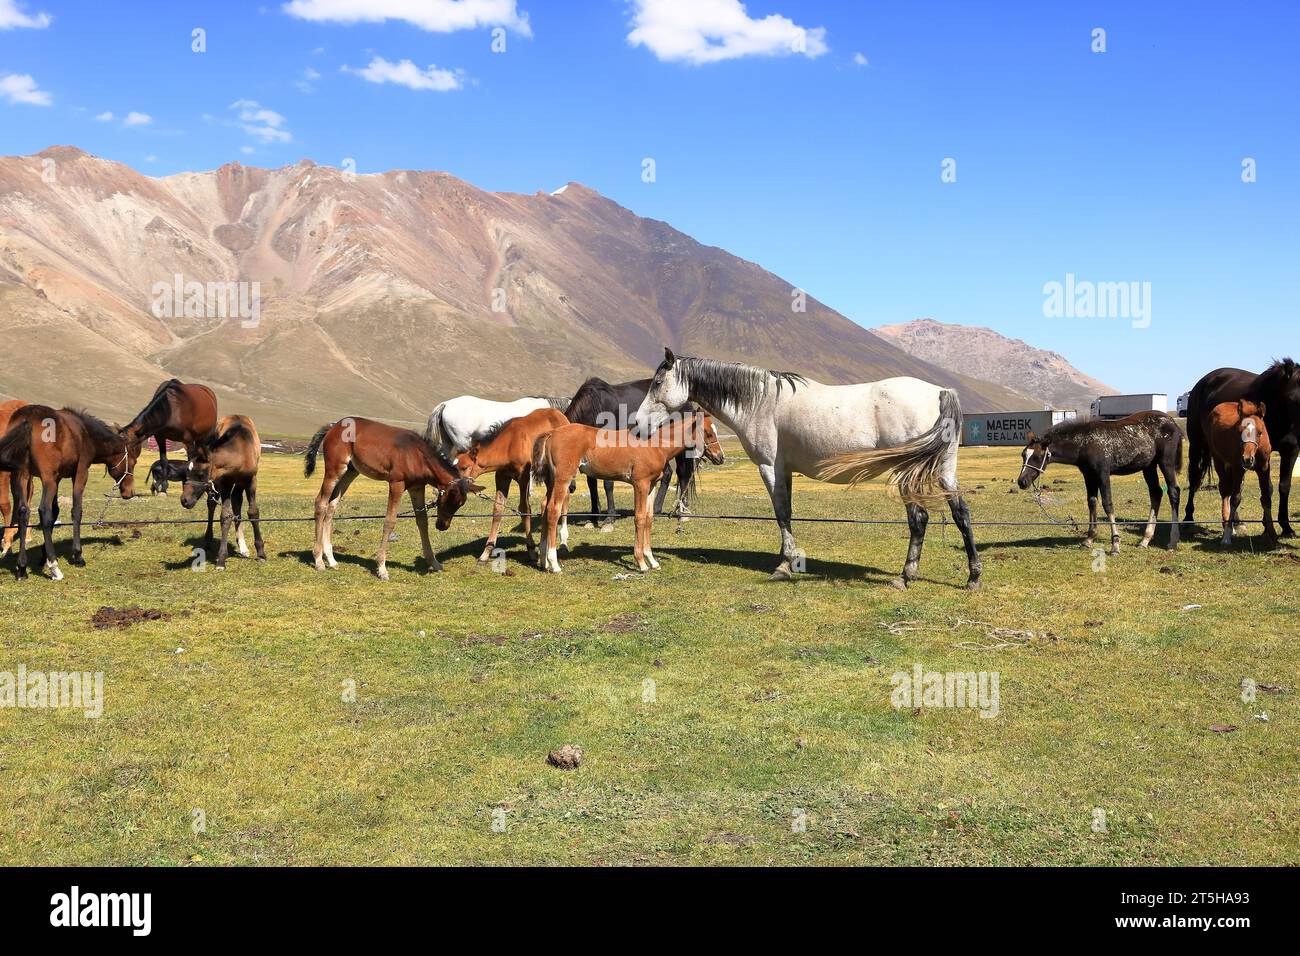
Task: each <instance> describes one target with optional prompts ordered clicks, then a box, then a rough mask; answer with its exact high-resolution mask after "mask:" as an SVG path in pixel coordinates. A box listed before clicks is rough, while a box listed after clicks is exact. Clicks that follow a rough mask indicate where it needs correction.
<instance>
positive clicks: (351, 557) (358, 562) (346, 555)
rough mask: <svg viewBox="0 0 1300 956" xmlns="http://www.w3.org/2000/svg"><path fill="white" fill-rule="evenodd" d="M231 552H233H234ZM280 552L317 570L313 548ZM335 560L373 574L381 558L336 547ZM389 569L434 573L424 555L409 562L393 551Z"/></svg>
mask: <svg viewBox="0 0 1300 956" xmlns="http://www.w3.org/2000/svg"><path fill="white" fill-rule="evenodd" d="M231 553H232V554H233V553H234V552H231ZM278 553H279V556H280V557H282V558H296V559H297V560H298V563H299V564H304V565H306V566H307V567H309V568H312V569H313V570H315V568H316V556H315V555H313V554H312V551H311V548H306V549H304V550H301V551H293V550H286V551H280V552H278ZM433 553H434V557H436V558H437V559H438V560H439V561H444V560H446V558H447V556H448V555H447V554H446V553H440V552H438V551H437V550H436V549H435V550H434V552H433ZM334 560H335V561H337V562H338V563H339V567H343V566H345V565H351V566H354V567H358V568H364V569H365V570H366V571H368V572H369V573H371V574H374V573H375V572H376V571H377V570H378V569H379V560H378V559H377V558H376V556H375V555H374V554H354V553H352V552H351V551H340V550H339V549H338V548H337V547H336V548H335V549H334ZM388 570H389V571H409V572H410V573H412V574H430V573H432V569H431V568H430V567H429V566H428V565H427V564H425V563H424V557H423V556H420V557H418V558H416V559H415V560H414V561H409V562H408V561H397V560H395V559H394V558H393V556H392V554H391V553H390V554H389V556H388Z"/></svg>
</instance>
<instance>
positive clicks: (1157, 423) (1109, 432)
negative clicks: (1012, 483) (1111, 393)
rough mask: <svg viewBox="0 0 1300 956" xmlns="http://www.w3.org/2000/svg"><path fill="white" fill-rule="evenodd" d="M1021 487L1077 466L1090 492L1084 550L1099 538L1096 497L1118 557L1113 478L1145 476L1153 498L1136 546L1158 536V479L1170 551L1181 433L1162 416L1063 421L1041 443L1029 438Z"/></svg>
mask: <svg viewBox="0 0 1300 956" xmlns="http://www.w3.org/2000/svg"><path fill="white" fill-rule="evenodd" d="M1022 456H1023V464H1022V465H1021V467H1020V479H1019V481H1018V484H1019V485H1020V487H1021V488H1028V487H1029V486H1030V485H1031V484H1033V483H1034V482H1036V481H1037V480H1038V479H1039V478H1040V477H1041V476H1042V474H1043V472H1045V471H1046V470H1047V465H1048V463H1049V462H1053V461H1055V462H1060V463H1061V464H1063V465H1074V466H1075V467H1076V468H1078V469H1079V471H1081V472H1083V481H1084V484H1085V485H1086V486H1087V489H1088V537H1087V540H1086V541H1084V545H1085V546H1086V547H1088V548H1091V547H1092V540H1093V538H1094V537H1095V536H1096V534H1097V496H1098V495H1099V494H1100V496H1101V505H1102V507H1103V508H1105V509H1106V517H1107V518H1108V519H1109V520H1110V553H1111V554H1119V528H1118V526H1117V525H1116V522H1115V506H1114V503H1113V501H1112V500H1111V494H1110V476H1111V475H1132V474H1136V473H1137V472H1139V471H1140V472H1142V476H1143V477H1144V478H1146V480H1147V491H1148V492H1150V494H1151V514H1150V516H1149V517H1148V518H1147V527H1146V532H1145V533H1144V534H1143V535H1142V541H1141V542H1140V544H1139V545H1138V546H1139V547H1142V548H1145V547H1147V546H1148V545H1150V544H1151V538H1152V537H1153V536H1154V535H1155V533H1156V518H1157V517H1158V516H1159V514H1160V500H1161V497H1162V492H1161V488H1160V479H1161V478H1163V479H1164V482H1165V485H1167V486H1168V488H1169V507H1170V509H1171V510H1172V512H1173V514H1172V517H1173V521H1172V522H1170V524H1169V550H1170V551H1173V550H1174V549H1175V548H1177V547H1178V471H1179V469H1181V468H1182V467H1183V430H1182V429H1181V428H1179V427H1178V423H1177V422H1176V421H1174V420H1173V419H1172V418H1170V417H1169V416H1168V415H1166V414H1165V413H1164V412H1138V413H1137V414H1136V415H1130V416H1129V417H1128V418H1121V419H1120V420H1119V421H1114V422H1106V421H1098V420H1096V419H1092V420H1089V421H1080V422H1062V423H1061V424H1059V425H1054V426H1053V427H1051V428H1049V429H1048V430H1047V431H1046V432H1044V433H1043V436H1042V437H1041V438H1038V437H1035V436H1034V434H1033V433H1032V432H1031V433H1030V434H1029V441H1028V444H1026V445H1025V448H1024V451H1023V452H1022Z"/></svg>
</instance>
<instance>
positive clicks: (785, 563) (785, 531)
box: [758, 462, 796, 581]
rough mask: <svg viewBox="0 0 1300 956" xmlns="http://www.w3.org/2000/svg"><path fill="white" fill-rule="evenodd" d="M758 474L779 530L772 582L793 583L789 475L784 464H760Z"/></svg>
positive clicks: (793, 553)
mask: <svg viewBox="0 0 1300 956" xmlns="http://www.w3.org/2000/svg"><path fill="white" fill-rule="evenodd" d="M758 473H759V475H760V476H761V477H762V479H763V484H764V485H766V486H767V494H768V497H769V498H771V499H772V511H773V512H774V513H775V514H776V524H777V527H778V528H780V529H781V563H780V564H778V565H777V566H776V570H775V571H773V572H772V580H773V581H793V580H794V571H793V568H792V562H794V560H795V558H796V555H795V545H794V531H793V530H792V529H791V527H790V484H791V480H790V473H789V471H788V470H786V467H785V463H784V462H776V463H773V464H761V465H759V466H758Z"/></svg>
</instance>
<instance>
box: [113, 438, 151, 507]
mask: <svg viewBox="0 0 1300 956" xmlns="http://www.w3.org/2000/svg"><path fill="white" fill-rule="evenodd" d="M117 431H118V434H119V435H121V434H122V429H121V428H118V429H117ZM124 441H125V444H124V446H123V449H122V457H121V458H116V457H115V458H114V459H113V460H111V461H110V462H109V463H108V477H110V478H112V479H113V483H114V484H116V485H117V493H118V494H120V495H121V496H122V497H123V498H134V497H135V463H136V462H137V461H138V460H139V459H140V449H141V447H142V446H143V444H144V443H143V441H142V440H141V439H139V438H129V439H125V440H124Z"/></svg>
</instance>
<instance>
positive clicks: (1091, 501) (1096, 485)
mask: <svg viewBox="0 0 1300 956" xmlns="http://www.w3.org/2000/svg"><path fill="white" fill-rule="evenodd" d="M1083 483H1084V485H1085V486H1086V487H1087V489H1088V536H1087V537H1086V538H1084V539H1083V546H1084V547H1085V548H1087V549H1088V550H1089V551H1091V550H1092V542H1093V539H1094V538H1096V537H1097V496H1098V495H1099V494H1101V483H1100V482H1098V481H1097V476H1096V475H1091V474H1089V473H1088V472H1086V471H1085V472H1084V473H1083Z"/></svg>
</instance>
